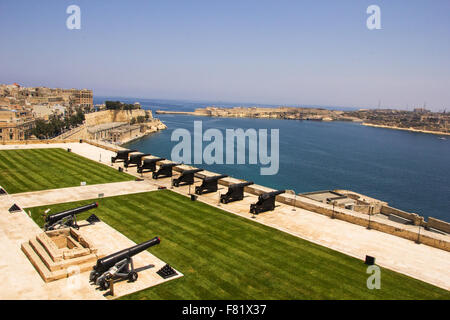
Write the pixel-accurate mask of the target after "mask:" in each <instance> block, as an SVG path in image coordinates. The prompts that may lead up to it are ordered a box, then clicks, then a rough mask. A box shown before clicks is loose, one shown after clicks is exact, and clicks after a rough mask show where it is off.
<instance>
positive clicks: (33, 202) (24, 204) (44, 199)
mask: <svg viewBox="0 0 450 320" xmlns="http://www.w3.org/2000/svg"><path fill="white" fill-rule="evenodd" d="M156 189H157V187H156V186H155V185H154V184H152V183H149V182H148V181H126V182H115V183H106V184H95V185H89V186H83V187H72V188H63V189H52V190H42V191H35V192H25V193H17V194H12V195H10V198H11V199H12V200H13V201H14V202H15V203H17V204H18V205H19V206H20V207H21V208H30V207H37V206H42V205H47V204H48V205H50V204H57V203H63V202H73V201H81V200H88V199H97V198H99V195H100V194H103V196H104V197H113V196H121V195H125V194H132V193H140V192H147V191H153V190H156Z"/></svg>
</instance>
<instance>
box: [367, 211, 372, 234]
mask: <svg viewBox="0 0 450 320" xmlns="http://www.w3.org/2000/svg"><path fill="white" fill-rule="evenodd" d="M372 213H373V206H370V207H369V225H368V226H367V230H370V229H372V228H371V227H370V216H371V215H372Z"/></svg>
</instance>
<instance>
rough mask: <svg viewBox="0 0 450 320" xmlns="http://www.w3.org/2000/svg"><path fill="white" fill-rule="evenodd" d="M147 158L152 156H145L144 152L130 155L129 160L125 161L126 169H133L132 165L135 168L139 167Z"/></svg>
mask: <svg viewBox="0 0 450 320" xmlns="http://www.w3.org/2000/svg"><path fill="white" fill-rule="evenodd" d="M146 156H150V154H149V153H147V154H145V153H142V152H132V153H130V154H129V157H128V159H126V160H125V161H124V167H125V168H128V167H131V165H133V166H134V167H139V166H140V165H141V163H142V158H143V157H146Z"/></svg>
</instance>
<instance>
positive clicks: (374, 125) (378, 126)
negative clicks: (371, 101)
mask: <svg viewBox="0 0 450 320" xmlns="http://www.w3.org/2000/svg"><path fill="white" fill-rule="evenodd" d="M362 125H363V126H367V127H374V128H383V129H392V130H403V131H409V132H419V133H428V134H435V135H446V136H450V132H443V131H430V130H420V129H414V128H400V127H394V126H385V125H381V124H372V123H365V122H363V123H362Z"/></svg>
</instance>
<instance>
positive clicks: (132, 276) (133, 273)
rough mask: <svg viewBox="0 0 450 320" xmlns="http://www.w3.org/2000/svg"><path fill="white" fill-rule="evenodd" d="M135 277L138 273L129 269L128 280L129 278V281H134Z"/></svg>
mask: <svg viewBox="0 0 450 320" xmlns="http://www.w3.org/2000/svg"><path fill="white" fill-rule="evenodd" d="M137 278H138V274H137V272H135V271H131V272H130V273H129V274H128V280H130V282H135V281H136V280H137Z"/></svg>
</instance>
